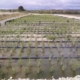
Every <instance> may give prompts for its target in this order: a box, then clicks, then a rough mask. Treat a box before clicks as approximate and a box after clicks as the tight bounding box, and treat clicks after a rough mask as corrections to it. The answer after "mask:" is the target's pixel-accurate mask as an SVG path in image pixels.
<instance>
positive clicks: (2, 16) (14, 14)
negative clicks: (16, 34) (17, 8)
mask: <svg viewBox="0 0 80 80" xmlns="http://www.w3.org/2000/svg"><path fill="white" fill-rule="evenodd" d="M21 15H24V13H19V12H0V21H3V20H6V19H9V18H12V17H17V16H21Z"/></svg>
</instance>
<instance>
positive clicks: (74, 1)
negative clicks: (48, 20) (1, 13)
mask: <svg viewBox="0 0 80 80" xmlns="http://www.w3.org/2000/svg"><path fill="white" fill-rule="evenodd" d="M19 6H23V7H24V8H25V9H26V10H41V9H80V0H1V1H0V9H17V8H18V7H19Z"/></svg>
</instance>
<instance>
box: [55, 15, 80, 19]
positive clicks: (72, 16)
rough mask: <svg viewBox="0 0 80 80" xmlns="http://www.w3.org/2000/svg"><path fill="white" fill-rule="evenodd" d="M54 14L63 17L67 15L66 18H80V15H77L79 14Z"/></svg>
mask: <svg viewBox="0 0 80 80" xmlns="http://www.w3.org/2000/svg"><path fill="white" fill-rule="evenodd" d="M54 16H61V17H66V18H72V19H77V20H80V17H79V16H77V15H66V14H54Z"/></svg>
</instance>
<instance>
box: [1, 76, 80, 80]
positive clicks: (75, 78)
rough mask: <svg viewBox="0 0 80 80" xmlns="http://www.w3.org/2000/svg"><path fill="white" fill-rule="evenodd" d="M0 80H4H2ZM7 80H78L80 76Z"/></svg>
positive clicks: (11, 79)
mask: <svg viewBox="0 0 80 80" xmlns="http://www.w3.org/2000/svg"><path fill="white" fill-rule="evenodd" d="M2 80H6V79H2ZM8 80H80V75H77V76H75V77H66V78H65V77H61V78H58V79H55V78H54V77H52V79H30V78H26V79H21V78H18V79H13V78H12V77H10V78H9V79H8Z"/></svg>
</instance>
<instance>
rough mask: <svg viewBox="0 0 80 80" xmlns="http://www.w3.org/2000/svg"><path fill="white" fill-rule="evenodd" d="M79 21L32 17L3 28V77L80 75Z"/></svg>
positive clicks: (0, 32) (0, 59)
mask: <svg viewBox="0 0 80 80" xmlns="http://www.w3.org/2000/svg"><path fill="white" fill-rule="evenodd" d="M79 26H80V21H78V20H75V19H68V18H63V17H57V16H54V15H33V14H31V15H29V16H26V17H23V18H19V19H16V20H11V21H7V22H6V24H5V25H4V26H0V67H1V68H0V72H1V73H0V77H1V78H3V77H6V78H9V77H10V76H13V77H14V78H19V77H21V78H26V77H28V78H51V77H52V76H54V77H55V78H58V77H61V76H65V77H67V76H76V75H80V27H79Z"/></svg>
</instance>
